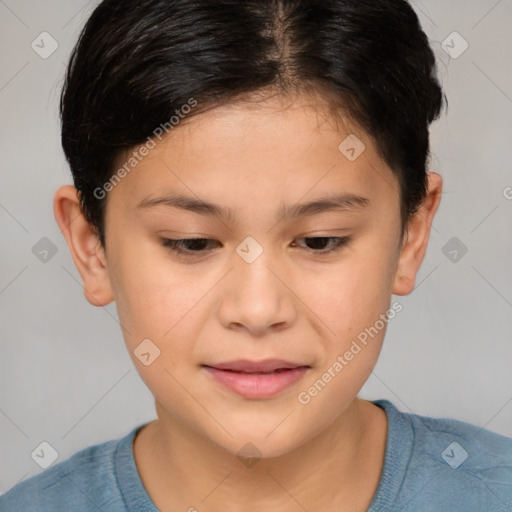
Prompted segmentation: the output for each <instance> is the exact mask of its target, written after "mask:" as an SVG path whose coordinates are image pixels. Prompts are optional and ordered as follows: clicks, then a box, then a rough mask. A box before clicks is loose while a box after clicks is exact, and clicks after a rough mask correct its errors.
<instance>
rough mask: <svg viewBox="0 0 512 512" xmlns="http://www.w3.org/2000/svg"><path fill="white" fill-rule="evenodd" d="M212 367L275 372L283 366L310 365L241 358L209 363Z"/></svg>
mask: <svg viewBox="0 0 512 512" xmlns="http://www.w3.org/2000/svg"><path fill="white" fill-rule="evenodd" d="M204 366H209V367H210V368H216V369H217V370H231V371H234V372H247V373H251V372H273V371H274V370H279V369H281V368H299V367H304V366H306V367H308V365H305V364H300V363H291V362H290V361H283V360H282V359H265V360H264V361H249V360H247V359H239V360H237V361H229V362H225V363H215V364H208V365H204Z"/></svg>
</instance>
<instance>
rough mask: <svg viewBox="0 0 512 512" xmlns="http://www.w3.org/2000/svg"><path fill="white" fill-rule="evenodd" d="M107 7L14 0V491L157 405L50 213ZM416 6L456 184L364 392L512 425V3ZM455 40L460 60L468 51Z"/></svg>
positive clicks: (5, 86) (6, 388) (1, 204)
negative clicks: (440, 95) (68, 80)
mask: <svg viewBox="0 0 512 512" xmlns="http://www.w3.org/2000/svg"><path fill="white" fill-rule="evenodd" d="M96 3H97V2H84V1H83V0H80V1H79V0H72V1H71V0H50V1H45V2H41V1H35V0H20V1H14V0H0V29H1V30H0V40H1V55H2V66H1V68H0V116H1V117H0V119H1V123H0V130H1V138H0V140H1V147H0V150H1V155H2V159H1V163H0V165H1V172H0V177H1V186H0V229H1V237H2V251H1V267H0V308H1V309H0V311H1V323H0V325H1V332H0V335H1V340H2V353H1V359H0V434H1V437H0V461H2V464H1V468H0V492H5V491H6V490H8V489H9V488H10V487H12V486H13V485H14V484H16V483H17V482H19V481H21V480H22V479H24V478H27V477H28V476H31V475H34V474H36V473H38V472H40V471H42V469H41V468H40V467H39V466H38V465H37V464H36V463H35V462H34V460H33V459H32V458H31V453H32V452H33V450H34V449H35V448H36V447H37V446H38V445H39V444H40V443H41V442H42V441H47V442H49V443H50V444H51V445H52V446H53V447H54V448H55V449H56V450H57V452H58V460H57V462H59V461H61V460H64V459H65V458H67V457H68V456H69V455H71V454H72V453H74V452H76V451H77V450H79V449H81V448H83V447H85V446H87V445H90V444H94V443H99V442H102V441H105V440H108V439H113V438H117V437H121V436H123V435H125V434H127V433H128V431H129V430H131V429H132V428H133V427H135V426H136V425H138V424H141V423H144V422H147V421H150V420H151V419H153V418H154V417H155V413H154V406H153V400H152V396H151V394H150V393H149V391H148V390H147V389H146V388H145V386H144V384H143V383H142V381H141V380H140V379H139V377H138V375H137V373H136V371H135V368H134V367H133V365H132V362H131V360H130V358H129V356H128V353H127V352H126V349H125V346H124V342H123V339H122V337H121V330H120V327H119V325H118V322H117V314H116V310H115V305H114V304H110V305H109V306H108V307H105V308H97V307H93V306H91V305H90V304H89V303H88V302H87V301H86V300H85V298H84V296H83V293H82V288H81V281H80V277H79V274H78V272H77V270H76V269H75V267H74V264H73V262H72V259H71V257H70V254H69V251H68V249H67V246H66V244H65V241H64V238H63V236H62V235H61V233H60V231H59V229H58V227H57V224H56V223H55V220H54V217H53V211H52V200H53V194H54V191H55V189H56V188H57V187H58V186H59V185H61V184H63V183H71V176H70V173H69V170H68V168H67V165H66V163H65V160H64V156H63V153H62V150H61V147H60V140H59V124H58V116H57V101H58V95H59V93H60V88H61V85H62V79H63V73H64V68H65V63H66V61H67V58H68V55H69V52H70V50H71V48H72V45H73V44H74V43H75V41H76V39H77V36H78V33H79V30H80V29H81V27H82V26H83V24H84V22H85V20H86V19H87V17H88V15H89V14H90V12H91V11H92V9H93V8H94V6H95V5H96ZM413 5H414V7H415V9H416V11H417V12H418V15H419V17H420V19H421V22H422V25H423V27H424V30H425V31H426V32H427V34H428V36H429V38H430V40H431V42H432V46H433V48H434V50H435V53H436V56H437V57H438V58H439V61H440V65H439V72H440V76H441V79H442V82H443V85H444V87H445V90H446V93H447V96H448V101H449V111H448V114H447V115H445V116H444V117H443V118H442V120H441V121H438V122H437V123H436V124H435V125H434V127H433V129H432V139H431V141H432V151H433V154H434V156H433V159H432V164H431V169H432V170H435V171H437V172H439V173H440V174H441V175H442V176H443V178H444V193H443V199H442V205H441V207H440V210H439V212H438V215H437V218H436V220H435V222H434V225H433V230H432V237H431V243H430V246H429V250H428V253H427V257H426V260H425V262H424V264H423V266H422V270H421V271H420V275H419V278H418V281H417V287H416V289H415V290H414V292H413V293H412V294H411V295H410V296H408V297H394V298H393V299H394V300H395V299H398V300H400V301H401V302H402V304H403V306H404V310H403V311H402V312H401V313H400V314H399V315H398V316H397V317H396V319H395V320H393V321H392V322H391V324H390V325H389V328H388V333H387V336H386V341H385V344H384V348H383V352H382V355H381V358H380V360H379V362H378V364H377V366H376V368H375V371H374V372H373V374H372V375H371V377H370V379H369V380H368V382H367V383H366V384H365V386H364V388H363V390H362V393H361V395H360V396H361V397H363V398H366V399H376V398H388V399H390V400H391V401H393V402H394V403H395V404H396V405H397V406H398V407H399V408H400V409H401V410H403V411H409V412H414V413H417V414H423V415H428V416H445V417H452V418H457V419H460V420H463V421H468V422H470V423H473V424H476V425H479V426H482V427H485V428H487V429H489V430H492V431H494V432H498V433H501V434H504V435H508V436H511V437H512V372H511V371H510V370H511V364H510V362H511V360H512V357H511V356H512V343H510V340H511V338H512V336H511V335H512V314H511V313H512V271H511V268H510V267H511V263H512V230H511V224H512V199H507V197H506V196H507V195H508V197H509V198H511V197H512V189H507V187H512V173H511V170H510V162H511V160H512V154H511V153H512V137H511V135H512V133H511V132H512V130H511V126H512V72H511V67H512V66H511V63H512V60H511V59H510V53H511V50H512V35H511V34H512V31H511V30H510V27H511V26H512V2H511V1H510V0H501V1H495V0H488V1H487V0H471V1H467V0H465V1H460V2H459V1H457V2H456V1H450V2H448V1H444V0H429V1H426V0H425V1H424V2H413ZM43 31H46V32H49V33H50V34H51V35H52V37H53V38H55V40H56V41H57V42H58V45H59V46H58V49H57V50H56V51H55V52H54V53H53V54H52V55H51V56H50V57H48V58H47V59H43V58H41V57H40V56H39V55H38V54H37V53H36V52H35V51H34V50H33V49H32V48H31V42H32V41H33V40H35V39H36V37H37V36H39V34H40V33H41V32H43ZM453 31H457V32H458V33H460V34H461V35H462V37H463V38H464V39H465V40H466V41H467V42H468V44H469V47H468V49H467V50H466V51H465V52H464V53H462V54H461V55H460V56H458V57H457V58H449V57H448V55H447V53H446V52H445V51H444V50H443V48H442V44H441V43H442V42H443V41H444V40H445V39H446V38H447V36H449V34H451V33H452V32H453ZM451 41H453V43H452V42H451ZM445 44H447V45H449V46H452V47H453V48H452V49H451V50H450V51H451V52H452V56H453V51H460V49H461V48H462V47H461V45H460V42H458V41H457V40H454V39H453V37H452V38H451V39H450V38H449V39H448V40H447V43H445ZM507 190H508V191H509V192H510V193H509V194H507ZM43 237H47V238H48V239H50V240H51V241H52V242H53V244H55V246H56V249H57V252H56V254H55V255H53V256H51V253H49V254H48V256H47V261H46V262H43V261H40V259H38V258H37V257H36V255H35V254H34V253H33V251H32V248H33V247H34V245H35V244H36V243H38V241H39V240H40V239H41V238H43ZM452 237H457V239H458V241H455V243H456V244H458V247H457V246H455V245H454V246H453V247H452V245H450V244H449V245H448V246H447V247H446V248H445V249H444V252H443V247H445V246H446V244H447V243H448V242H449V241H450V239H452ZM453 243H454V242H453V241H452V242H451V244H453ZM461 244H464V246H465V247H467V253H466V254H464V255H463V256H462V251H461V247H462V246H461ZM36 247H38V246H36ZM454 249H455V250H456V251H457V259H458V260H457V261H455V262H454V261H451V260H450V258H452V259H453V257H454V256H455V253H453V250H454ZM450 251H452V253H451V254H450ZM445 253H446V255H445ZM461 256H462V257H461Z"/></svg>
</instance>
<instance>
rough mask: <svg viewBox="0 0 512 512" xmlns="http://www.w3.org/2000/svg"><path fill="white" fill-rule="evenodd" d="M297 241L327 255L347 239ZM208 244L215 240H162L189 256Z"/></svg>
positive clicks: (171, 248)
mask: <svg viewBox="0 0 512 512" xmlns="http://www.w3.org/2000/svg"><path fill="white" fill-rule="evenodd" d="M298 240H304V241H306V243H307V245H309V246H310V247H308V249H309V250H310V251H312V252H314V253H317V254H327V253H330V252H334V251H336V250H339V249H341V248H342V247H343V246H345V245H347V243H348V242H349V237H346V236H343V237H335V236H320V237H305V238H299V239H298ZM209 242H215V240H211V239H210V238H182V239H177V240H176V239H172V238H162V245H163V246H164V247H167V248H168V249H169V250H170V251H173V252H176V253H181V254H187V255H190V256H197V255H199V254H200V253H205V252H207V251H208V250H211V249H212V248H210V249H208V243H209ZM330 242H332V243H330ZM293 243H295V242H293ZM311 246H312V247H311ZM319 246H320V247H319ZM326 246H327V247H326Z"/></svg>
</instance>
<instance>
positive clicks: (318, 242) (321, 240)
mask: <svg viewBox="0 0 512 512" xmlns="http://www.w3.org/2000/svg"><path fill="white" fill-rule="evenodd" d="M298 240H305V241H307V242H306V243H307V245H309V246H312V247H309V249H310V250H311V251H313V252H314V253H318V254H328V253H331V252H334V251H338V250H340V249H341V248H342V247H344V246H345V245H347V244H348V242H349V241H350V238H349V237H348V236H342V237H337V236H318V237H305V238H299V239H298ZM329 242H332V243H331V244H330V245H329ZM326 245H327V247H325V246H326Z"/></svg>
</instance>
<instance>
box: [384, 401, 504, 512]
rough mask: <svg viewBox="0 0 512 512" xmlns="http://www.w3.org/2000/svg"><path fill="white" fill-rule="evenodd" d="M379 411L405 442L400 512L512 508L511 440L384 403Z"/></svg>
mask: <svg viewBox="0 0 512 512" xmlns="http://www.w3.org/2000/svg"><path fill="white" fill-rule="evenodd" d="M379 402H381V403H382V402H387V401H379ZM385 410H386V412H387V414H388V417H391V418H394V421H395V424H398V425H400V427H399V428H398V429H395V435H396V436H397V437H398V438H400V437H402V442H403V443H404V444H405V445H407V446H409V450H408V453H407V454H406V457H405V458H404V459H403V463H404V466H405V467H404V472H403V481H402V485H403V489H402V497H403V498H404V501H405V502H407V503H408V505H407V507H406V508H405V509H404V512H405V511H406V510H407V511H408V510H425V511H426V510H440V508H439V507H441V508H443V507H444V509H445V510H454V511H455V510H461V511H462V510H464V511H473V510H475V511H476V510H479V511H481V510H486V511H488V512H491V511H496V512H498V511H499V512H501V511H503V512H505V511H510V510H512V438H509V437H506V436H502V435H500V434H497V433H494V432H491V431H489V430H486V429H485V428H482V427H478V426H476V425H472V424H470V423H466V422H463V421H459V420H455V419H451V418H439V417H429V416H422V415H419V414H412V413H405V412H401V411H398V409H397V408H396V407H395V406H393V405H392V404H391V403H390V402H387V404H385ZM406 438H408V439H409V444H407V443H406V442H405V439H406ZM429 507H430V508H429Z"/></svg>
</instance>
